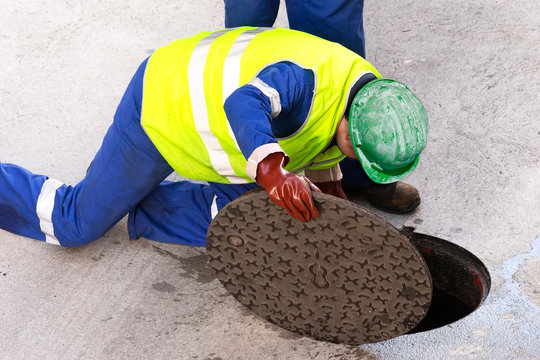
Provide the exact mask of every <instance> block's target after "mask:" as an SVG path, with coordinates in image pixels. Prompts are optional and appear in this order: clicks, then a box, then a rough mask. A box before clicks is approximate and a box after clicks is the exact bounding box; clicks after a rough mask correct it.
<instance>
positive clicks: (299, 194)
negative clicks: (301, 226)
mask: <svg viewBox="0 0 540 360" xmlns="http://www.w3.org/2000/svg"><path fill="white" fill-rule="evenodd" d="M284 161H285V155H284V154H283V153H273V154H270V155H268V156H267V157H266V158H265V159H264V160H263V161H261V162H260V163H259V165H258V166H257V179H256V181H257V184H259V185H261V186H262V187H264V188H265V189H266V192H267V193H268V195H269V196H270V200H271V201H272V202H273V203H274V204H276V205H279V206H281V207H282V208H284V209H285V210H287V212H288V213H289V215H291V216H292V217H294V218H295V219H298V220H300V221H301V222H308V221H310V220H311V219H315V218H317V217H319V211H318V210H317V208H316V207H315V204H314V203H313V198H312V196H311V189H313V190H314V191H318V192H320V190H319V189H318V188H317V187H316V186H315V185H313V183H312V182H311V181H309V179H308V178H306V177H304V176H298V175H296V174H294V173H291V172H289V171H287V170H285V169H283V165H284V164H283V163H284ZM310 188H311V189H310Z"/></svg>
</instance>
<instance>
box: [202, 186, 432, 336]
mask: <svg viewBox="0 0 540 360" xmlns="http://www.w3.org/2000/svg"><path fill="white" fill-rule="evenodd" d="M314 199H315V202H316V205H317V207H318V208H319V210H320V212H321V216H320V217H319V218H317V219H315V220H312V221H310V222H308V223H305V224H303V223H301V222H299V221H298V220H295V219H293V218H291V217H290V216H289V215H288V214H287V213H286V212H285V211H284V210H283V209H281V208H280V207H278V206H276V205H274V204H272V203H271V202H270V201H269V199H268V196H267V195H266V193H265V192H264V191H253V192H250V193H247V194H245V195H243V196H241V197H240V198H238V199H236V200H235V201H233V202H231V203H230V204H228V205H227V206H226V207H225V208H224V209H222V211H220V212H219V214H218V215H217V216H216V218H215V219H214V220H213V222H212V224H211V225H210V228H209V230H208V236H207V251H208V257H209V262H210V265H211V266H212V268H214V270H215V271H216V275H217V277H218V278H219V280H220V281H221V282H222V283H223V285H224V286H225V288H226V289H227V290H228V291H229V292H230V293H231V294H232V295H233V296H234V297H235V298H236V299H237V300H238V301H239V302H241V303H242V304H244V305H245V306H247V307H248V308H249V309H251V310H252V311H253V312H255V313H257V314H258V315H260V316H262V317H263V318H265V319H267V320H269V321H271V322H272V323H274V324H276V325H279V326H281V327H283V328H285V329H288V330H290V331H293V332H296V333H299V334H303V335H307V336H311V337H313V338H316V339H319V340H325V341H330V342H337V343H349V344H363V343H368V342H376V341H381V340H386V339H389V338H392V337H395V336H398V335H401V334H404V333H406V332H407V331H409V330H410V329H412V328H413V327H414V326H416V324H418V323H419V322H420V320H422V318H423V317H424V316H425V314H426V312H427V310H428V308H429V304H430V301H431V294H432V284H431V277H430V275H429V272H428V270H427V267H426V264H425V262H424V260H423V258H422V256H420V254H419V253H418V252H417V250H416V249H415V248H414V246H412V245H411V244H410V243H409V241H408V240H407V238H406V237H405V236H403V235H402V234H400V232H399V231H398V230H397V229H396V228H394V227H393V226H392V225H391V224H390V223H388V222H387V221H385V220H383V219H381V218H379V217H377V216H375V215H374V214H372V213H370V212H368V211H367V210H365V209H364V208H362V207H360V206H357V205H355V204H353V203H351V202H348V201H344V200H342V199H338V198H336V197H332V196H329V195H324V194H319V193H315V194H314Z"/></svg>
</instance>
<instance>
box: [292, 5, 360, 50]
mask: <svg viewBox="0 0 540 360" xmlns="http://www.w3.org/2000/svg"><path fill="white" fill-rule="evenodd" d="M286 3H287V15H288V17H289V26H290V28H291V29H295V30H300V31H305V32H307V33H310V34H313V35H316V36H319V37H322V38H323V39H327V40H330V41H335V42H337V43H340V44H341V45H343V46H345V47H347V48H349V49H351V50H352V51H354V52H356V53H357V54H358V55H360V56H362V57H364V58H365V54H366V50H365V38H364V22H363V12H364V0H331V1H329V0H287V2H286Z"/></svg>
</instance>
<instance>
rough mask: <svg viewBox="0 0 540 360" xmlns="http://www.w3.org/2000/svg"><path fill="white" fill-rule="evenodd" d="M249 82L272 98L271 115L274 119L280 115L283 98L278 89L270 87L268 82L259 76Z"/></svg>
mask: <svg viewBox="0 0 540 360" xmlns="http://www.w3.org/2000/svg"><path fill="white" fill-rule="evenodd" d="M248 84H250V85H253V86H255V87H256V88H257V89H259V90H261V92H262V93H263V94H264V95H266V97H268V99H269V100H270V108H271V113H270V116H271V117H272V119H275V118H277V117H278V115H279V113H280V112H281V98H280V97H279V93H278V92H277V90H276V89H274V88H273V87H270V86H269V85H268V84H267V83H265V82H264V81H262V80H261V79H259V78H255V79H253V80H251V81H250V82H248Z"/></svg>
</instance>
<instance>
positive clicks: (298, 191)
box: [224, 63, 319, 221]
mask: <svg viewBox="0 0 540 360" xmlns="http://www.w3.org/2000/svg"><path fill="white" fill-rule="evenodd" d="M312 96H313V75H312V74H311V72H310V71H309V70H305V69H302V68H300V67H299V66H297V65H294V64H292V63H279V64H275V65H272V66H270V67H268V68H266V69H264V70H263V71H262V72H261V73H260V74H259V75H258V76H257V77H256V78H254V79H253V80H252V81H250V82H249V83H248V84H246V85H244V86H242V87H240V88H239V89H237V90H236V91H235V92H233V93H232V94H231V95H230V96H229V98H227V100H226V101H225V105H224V109H225V113H226V114H227V119H228V121H229V124H230V126H231V129H232V130H233V132H234V134H235V137H236V141H237V143H238V146H239V147H240V150H241V151H242V153H243V154H244V156H245V157H246V159H248V164H247V167H246V172H247V174H248V176H250V177H251V178H252V179H254V180H255V181H256V182H257V183H258V184H259V185H261V186H263V187H264V188H265V189H266V190H267V192H268V194H269V196H270V199H271V200H272V201H273V202H274V203H276V204H278V205H280V206H282V207H283V208H285V209H286V210H287V211H288V212H289V214H290V215H291V216H293V217H295V218H297V219H299V220H300V221H309V220H311V219H312V218H316V217H318V216H319V213H318V211H317V208H316V207H315V205H314V203H313V199H312V197H311V190H310V188H311V187H313V188H314V189H316V187H314V186H313V185H312V184H311V183H310V181H309V180H307V179H305V178H304V177H299V176H298V175H296V174H293V173H290V172H288V171H286V170H284V166H285V165H286V164H287V162H288V160H289V158H288V156H287V154H286V153H285V152H284V151H283V149H281V147H280V146H279V144H278V141H277V138H276V135H275V133H276V132H277V133H280V132H281V133H287V132H290V133H291V134H292V133H294V131H295V130H297V129H299V128H300V127H301V125H302V123H303V120H305V119H302V115H300V116H297V114H296V113H298V112H300V113H302V108H303V107H306V105H305V104H311V100H312V99H311V97H312ZM308 112H309V109H307V111H306V115H305V116H304V118H306V117H307V113H308ZM291 119H292V120H293V121H291ZM295 120H296V121H298V120H299V121H300V123H295ZM295 128H296V129H295ZM317 190H318V189H317Z"/></svg>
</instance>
